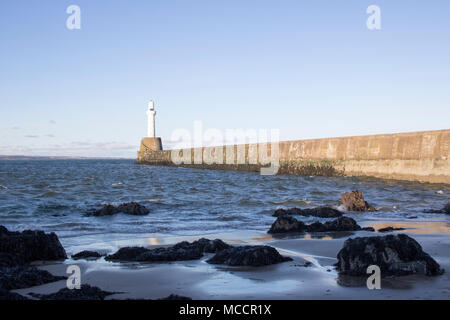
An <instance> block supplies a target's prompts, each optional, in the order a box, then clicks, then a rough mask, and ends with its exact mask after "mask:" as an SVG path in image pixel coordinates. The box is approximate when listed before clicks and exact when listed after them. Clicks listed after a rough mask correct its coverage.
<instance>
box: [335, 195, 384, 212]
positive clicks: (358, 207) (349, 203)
mask: <svg viewBox="0 0 450 320" xmlns="http://www.w3.org/2000/svg"><path fill="white" fill-rule="evenodd" d="M341 202H342V204H343V205H344V208H345V210H347V211H360V212H362V211H376V210H375V208H374V207H372V206H371V205H369V204H368V203H367V201H365V200H364V197H363V195H362V193H361V192H360V191H357V190H356V191H352V192H347V193H344V194H343V195H342V196H341Z"/></svg>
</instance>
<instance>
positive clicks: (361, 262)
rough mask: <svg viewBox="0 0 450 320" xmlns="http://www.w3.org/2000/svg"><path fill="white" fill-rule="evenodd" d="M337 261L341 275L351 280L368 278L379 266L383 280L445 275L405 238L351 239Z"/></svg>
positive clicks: (415, 245)
mask: <svg viewBox="0 0 450 320" xmlns="http://www.w3.org/2000/svg"><path fill="white" fill-rule="evenodd" d="M337 259H338V262H337V264H336V267H337V270H338V271H339V272H340V274H343V275H350V276H367V267H369V266H370V265H376V266H378V267H379V268H380V270H381V276H403V275H409V274H423V275H428V276H436V275H440V274H442V273H443V272H444V270H442V269H441V268H440V266H439V264H438V263H437V262H436V261H435V260H434V259H433V258H432V257H431V256H430V255H429V254H427V253H425V252H424V251H423V250H422V247H421V246H420V244H419V243H418V242H417V241H416V240H414V239H413V238H411V237H409V236H407V235H405V234H399V235H387V236H383V237H358V238H354V239H348V240H346V241H345V243H344V247H343V248H342V249H341V250H340V251H339V253H338V254H337Z"/></svg>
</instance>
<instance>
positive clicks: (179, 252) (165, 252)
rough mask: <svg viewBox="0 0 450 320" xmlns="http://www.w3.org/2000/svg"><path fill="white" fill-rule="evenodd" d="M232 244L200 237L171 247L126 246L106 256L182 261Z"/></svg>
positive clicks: (139, 259)
mask: <svg viewBox="0 0 450 320" xmlns="http://www.w3.org/2000/svg"><path fill="white" fill-rule="evenodd" d="M230 247H231V246H230V245H228V244H226V243H225V242H223V241H222V240H219V239H216V240H209V239H204V238H202V239H200V240H197V241H194V242H192V243H190V242H187V241H183V242H179V243H177V244H175V245H174V246H171V247H161V248H154V249H147V248H143V247H124V248H120V249H119V250H118V251H117V252H116V253H114V254H112V255H108V256H106V258H105V259H106V260H110V261H114V260H116V261H140V262H156V261H182V260H196V259H200V258H201V257H203V253H204V252H207V253H215V252H218V251H220V250H223V249H226V248H230Z"/></svg>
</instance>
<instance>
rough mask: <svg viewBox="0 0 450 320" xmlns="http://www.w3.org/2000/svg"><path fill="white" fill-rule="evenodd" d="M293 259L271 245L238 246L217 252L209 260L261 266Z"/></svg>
mask: <svg viewBox="0 0 450 320" xmlns="http://www.w3.org/2000/svg"><path fill="white" fill-rule="evenodd" d="M291 260H292V259H291V258H289V257H283V256H282V255H280V253H279V252H278V251H277V250H276V249H275V248H273V247H270V246H238V247H232V248H229V249H225V250H221V251H219V252H217V253H216V254H215V255H214V256H213V257H212V258H211V259H209V260H208V261H207V262H208V263H210V264H226V265H229V266H252V267H259V266H266V265H270V264H275V263H281V262H285V261H291Z"/></svg>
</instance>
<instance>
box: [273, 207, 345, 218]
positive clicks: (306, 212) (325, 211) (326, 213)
mask: <svg viewBox="0 0 450 320" xmlns="http://www.w3.org/2000/svg"><path fill="white" fill-rule="evenodd" d="M282 215H300V216H305V217H310V216H312V217H319V218H337V217H341V216H342V212H340V211H339V210H336V209H333V208H330V207H317V208H309V209H299V208H291V209H277V210H275V213H274V214H273V216H274V217H279V216H282Z"/></svg>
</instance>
